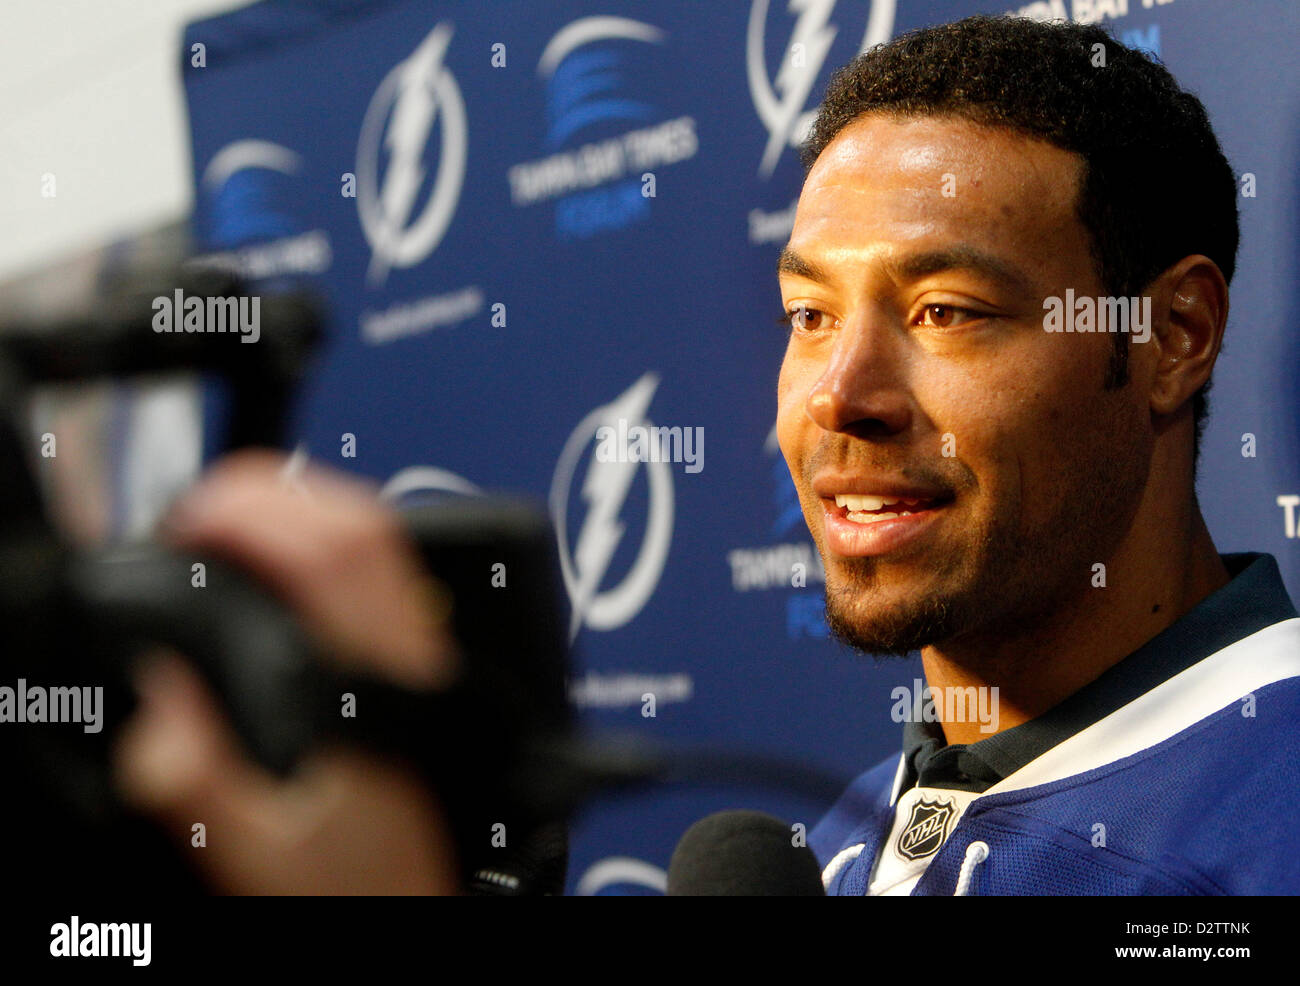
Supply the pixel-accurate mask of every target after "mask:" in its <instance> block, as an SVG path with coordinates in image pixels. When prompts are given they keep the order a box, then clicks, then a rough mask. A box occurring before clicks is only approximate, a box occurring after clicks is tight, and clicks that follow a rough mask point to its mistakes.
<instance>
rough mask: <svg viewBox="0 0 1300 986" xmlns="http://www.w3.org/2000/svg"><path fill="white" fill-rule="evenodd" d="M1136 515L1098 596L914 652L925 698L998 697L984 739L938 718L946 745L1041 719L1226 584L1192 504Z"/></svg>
mask: <svg viewBox="0 0 1300 986" xmlns="http://www.w3.org/2000/svg"><path fill="white" fill-rule="evenodd" d="M1148 493H1149V495H1148V500H1150V501H1151V503H1144V505H1143V507H1144V508H1145V507H1148V506H1153V505H1158V504H1159V496H1158V494H1155V493H1153V492H1152V491H1148ZM1165 502H1166V503H1167V502H1169V501H1165ZM1144 513H1146V510H1145V509H1139V511H1138V516H1137V520H1136V522H1135V523H1134V525H1133V526H1132V527H1131V528H1130V532H1131V533H1130V536H1129V537H1128V538H1127V539H1126V540H1125V541H1124V542H1123V543H1121V545H1120V547H1119V548H1118V549H1117V551H1116V552H1115V554H1114V555H1113V556H1112V558H1110V559H1108V560H1106V574H1107V581H1106V587H1105V588H1093V587H1092V586H1088V587H1087V588H1086V590H1085V591H1084V592H1081V593H1078V594H1076V595H1074V596H1072V597H1071V598H1069V599H1068V600H1067V601H1066V603H1065V605H1064V606H1057V607H1054V608H1053V610H1052V612H1051V613H1050V614H1048V615H1047V616H1045V617H1042V618H1039V619H1037V620H1033V621H1030V622H1022V623H1020V624H1019V625H1017V626H1015V627H1012V628H1008V627H1007V626H1005V625H999V626H998V627H997V628H996V629H994V628H982V629H979V630H976V631H974V632H971V633H967V634H963V635H962V636H961V637H960V638H959V639H956V640H951V641H945V642H944V643H941V644H936V645H933V646H930V647H926V648H925V649H924V650H923V651H922V653H921V658H922V662H923V664H924V667H925V675H926V679H927V682H928V684H929V686H930V688H931V690H934V691H938V692H939V693H940V694H942V691H941V690H942V689H946V688H950V687H955V688H970V687H974V688H980V689H991V688H992V687H994V686H996V687H997V689H998V691H997V693H996V696H997V704H996V708H995V710H994V711H995V716H996V718H995V720H994V724H995V726H996V728H995V729H993V730H992V731H989V725H990V724H988V723H981V722H979V721H978V720H977V721H970V720H971V719H973V718H974V717H972V716H969V715H966V716H963V717H962V718H963V720H964V721H952V720H945V719H943V716H942V713H941V714H940V718H941V722H942V725H943V731H944V736H945V737H946V738H947V741H948V742H949V743H974V742H977V741H978V740H981V739H987V738H988V737H989V736H990V735H992V734H993V733H994V732H1001V731H1003V730H1005V729H1011V728H1012V727H1014V726H1018V725H1020V724H1021V723H1023V722H1027V721H1028V720H1030V719H1033V718H1035V717H1037V716H1039V715H1042V714H1043V713H1044V712H1046V711H1047V710H1048V709H1050V708H1051V707H1052V706H1054V705H1056V704H1057V703H1059V702H1061V701H1062V700H1063V699H1065V698H1068V697H1069V696H1070V695H1072V694H1073V693H1074V692H1076V691H1078V690H1079V689H1080V688H1082V687H1083V686H1084V685H1086V684H1088V683H1089V682H1091V681H1093V680H1095V679H1096V678H1097V677H1098V676H1099V675H1101V674H1102V672H1104V671H1106V670H1107V669H1108V668H1110V667H1112V666H1114V665H1115V664H1118V663H1119V662H1120V661H1122V660H1123V659H1124V658H1125V657H1127V656H1128V655H1129V654H1131V653H1132V652H1133V651H1135V650H1137V648H1138V647H1140V646H1141V645H1142V644H1144V643H1146V642H1147V641H1148V640H1150V639H1151V638H1152V637H1154V636H1156V635H1157V634H1158V633H1160V632H1161V631H1162V630H1164V629H1165V628H1166V627H1168V626H1169V625H1170V624H1172V623H1174V622H1176V621H1177V620H1178V619H1179V618H1180V617H1182V616H1183V615H1184V614H1185V613H1187V612H1188V611H1189V610H1191V609H1193V608H1194V607H1195V606H1196V605H1197V604H1198V603H1200V602H1201V600H1203V599H1204V598H1205V597H1206V596H1208V595H1210V594H1211V593H1213V592H1215V591H1216V590H1217V589H1219V588H1221V587H1222V586H1224V585H1226V584H1227V582H1228V581H1229V575H1228V571H1227V569H1226V568H1225V567H1224V565H1223V561H1222V559H1221V558H1220V557H1219V553H1218V551H1217V550H1216V549H1215V546H1214V542H1213V540H1212V539H1211V538H1210V532H1209V530H1208V528H1207V527H1206V525H1205V520H1204V518H1203V517H1202V516H1201V512H1200V508H1199V507H1198V505H1197V504H1196V501H1195V498H1194V497H1193V498H1191V499H1190V500H1189V501H1188V502H1187V503H1186V506H1185V508H1184V509H1183V510H1182V511H1180V513H1181V514H1182V516H1181V517H1178V518H1169V517H1165V518H1163V520H1164V521H1165V523H1163V524H1161V525H1147V524H1144V523H1143V522H1142V521H1143V514H1144ZM1170 520H1175V522H1174V523H1170V522H1169V521H1170ZM980 694H986V693H983V692H981V693H980ZM937 705H938V703H936V707H937ZM959 707H960V706H959Z"/></svg>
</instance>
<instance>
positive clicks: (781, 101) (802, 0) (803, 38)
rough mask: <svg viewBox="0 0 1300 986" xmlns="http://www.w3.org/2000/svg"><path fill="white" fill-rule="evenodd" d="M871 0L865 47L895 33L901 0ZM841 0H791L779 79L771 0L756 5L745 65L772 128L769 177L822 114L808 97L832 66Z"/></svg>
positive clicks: (764, 165) (764, 169) (764, 164)
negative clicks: (771, 64) (772, 49)
mask: <svg viewBox="0 0 1300 986" xmlns="http://www.w3.org/2000/svg"><path fill="white" fill-rule="evenodd" d="M870 2H871V13H870V15H869V16H868V18H867V29H866V33H865V35H864V36H863V38H862V45H861V47H860V48H859V51H866V50H867V49H868V48H870V47H871V46H872V45H877V44H881V43H883V42H885V41H888V40H889V38H890V36H891V35H892V34H893V32H894V12H895V4H896V0H870ZM835 4H836V0H789V3H788V5H787V6H786V11H787V12H788V14H789V15H790V16H792V17H794V18H795V22H794V26H793V28H791V30H790V37H789V41H788V42H787V43H786V46H785V51H784V53H783V54H782V55H781V62H780V66H779V67H778V68H777V71H776V77H775V79H772V78H770V77H769V75H768V71H767V19H768V7H769V0H754V6H753V7H751V8H750V11H749V30H748V32H747V34H746V39H745V64H746V70H747V75H748V78H749V92H750V95H751V96H752V97H753V100H754V110H755V111H756V112H757V113H758V118H759V119H760V120H762V121H763V126H765V127H767V133H768V139H767V146H766V147H765V148H764V149H763V157H762V160H761V161H760V162H759V166H758V173H759V174H760V175H762V176H763V177H764V178H767V177H768V176H770V175H771V174H772V172H773V170H775V168H776V165H777V162H778V161H779V160H780V158H781V153H782V152H783V151H784V150H785V149H786V148H787V147H798V146H799V144H801V143H802V142H803V140H804V138H805V137H806V136H807V133H808V130H809V128H810V127H811V126H812V123H813V120H814V119H815V118H816V116H817V111H816V109H815V108H813V109H808V108H807V105H808V97H809V96H810V95H811V94H812V90H813V85H814V83H816V82H817V80H818V79H819V78H820V77H821V76H822V72H823V69H828V68H829V66H827V63H826V62H827V59H826V56H827V55H828V54H829V53H830V50H831V45H832V43H833V42H834V41H835V37H836V35H837V34H838V33H839V28H838V27H836V26H835V24H834V23H833V22H832V17H831V15H832V14H833V13H834V12H835ZM846 60H847V59H846Z"/></svg>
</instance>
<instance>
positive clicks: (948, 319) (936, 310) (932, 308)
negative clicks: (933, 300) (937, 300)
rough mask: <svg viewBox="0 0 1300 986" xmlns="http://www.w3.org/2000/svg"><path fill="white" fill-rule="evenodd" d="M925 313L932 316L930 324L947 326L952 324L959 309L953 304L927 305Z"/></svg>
mask: <svg viewBox="0 0 1300 986" xmlns="http://www.w3.org/2000/svg"><path fill="white" fill-rule="evenodd" d="M925 313H926V314H927V315H929V316H930V324H931V325H938V326H941V327H946V326H949V325H952V320H953V318H955V317H956V314H957V309H956V308H954V307H953V306H952V305H926V306H925Z"/></svg>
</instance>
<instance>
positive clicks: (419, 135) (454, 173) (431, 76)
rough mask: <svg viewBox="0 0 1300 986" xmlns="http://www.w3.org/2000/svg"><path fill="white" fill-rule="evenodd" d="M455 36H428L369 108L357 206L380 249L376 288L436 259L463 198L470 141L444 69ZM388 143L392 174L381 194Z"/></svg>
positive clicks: (373, 272)
mask: <svg viewBox="0 0 1300 986" xmlns="http://www.w3.org/2000/svg"><path fill="white" fill-rule="evenodd" d="M451 36H452V28H451V25H449V24H439V25H438V26H437V27H435V28H434V29H433V30H432V31H431V32H429V35H428V37H426V38H425V39H424V41H422V42H421V43H420V46H419V47H418V48H416V49H415V51H414V52H412V53H411V55H410V56H409V57H408V58H406V59H404V60H403V61H401V62H399V63H398V64H397V65H396V66H395V67H394V68H393V69H392V71H390V72H389V73H388V75H387V76H386V77H385V78H384V80H383V82H381V83H380V85H379V88H378V90H376V92H375V96H374V98H373V99H372V100H371V102H370V107H369V108H368V109H367V110H366V118H365V121H364V122H363V123H362V130H361V140H360V143H359V145H358V148H357V208H358V211H359V212H360V216H361V225H362V229H363V230H364V231H365V234H366V239H367V240H368V241H369V243H370V247H371V250H372V251H373V253H372V256H371V261H370V267H369V269H368V270H367V273H366V278H367V280H368V281H369V282H370V283H371V284H372V285H376V284H380V283H382V282H383V281H384V279H385V278H386V277H387V276H388V271H389V270H390V268H392V267H410V266H413V265H414V264H416V263H419V262H420V261H421V260H423V259H424V258H425V257H427V256H428V255H429V254H430V253H432V252H433V250H434V248H435V247H436V246H437V245H438V242H439V241H440V240H441V238H442V235H443V233H444V232H445V231H446V229H447V226H448V225H449V224H450V222H451V216H452V213H453V212H454V211H455V206H456V202H457V200H458V199H459V197H460V187H461V183H462V182H463V179H464V173H465V158H466V144H467V139H468V138H467V132H466V131H467V127H466V122H465V106H464V103H463V101H462V99H461V95H460V89H459V88H458V87H457V85H456V81H455V79H454V78H453V77H452V75H451V72H450V71H449V70H448V69H447V67H446V65H445V64H444V61H445V58H446V54H447V48H448V46H449V45H450V43H451ZM390 108H391V113H390V112H389V110H390ZM385 123H386V124H387V125H386V126H385ZM437 123H441V128H442V154H441V157H440V159H439V164H438V180H437V182H436V183H435V185H434V189H433V192H432V194H431V195H430V196H429V202H428V204H427V205H426V206H425V208H424V211H423V212H422V213H421V215H420V216H419V217H418V218H417V219H416V220H415V221H414V222H412V221H411V216H412V213H413V212H414V210H415V205H416V200H417V196H418V195H419V192H420V189H421V188H422V187H424V184H425V178H426V176H427V171H426V169H425V166H424V154H425V148H426V146H427V145H428V143H429V138H430V137H431V136H432V134H433V128H434V125H435V124H437ZM381 145H382V147H383V150H384V151H385V152H386V154H387V168H386V169H385V171H384V180H383V187H382V188H379V187H377V180H378V173H379V158H380V147H381Z"/></svg>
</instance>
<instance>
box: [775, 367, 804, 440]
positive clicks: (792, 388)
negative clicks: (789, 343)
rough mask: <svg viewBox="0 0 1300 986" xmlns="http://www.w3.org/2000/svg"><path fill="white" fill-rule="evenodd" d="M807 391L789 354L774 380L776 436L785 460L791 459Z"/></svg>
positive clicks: (802, 415) (802, 416) (801, 425)
mask: <svg viewBox="0 0 1300 986" xmlns="http://www.w3.org/2000/svg"><path fill="white" fill-rule="evenodd" d="M806 394H807V391H806V389H804V387H803V381H802V378H801V376H800V373H799V368H798V365H797V364H796V362H795V361H794V360H792V359H791V358H790V356H789V355H787V356H786V358H785V360H784V361H783V362H782V363H781V373H780V375H779V376H778V377H777V382H776V437H777V442H778V443H779V444H780V446H781V452H782V453H783V454H784V455H785V458H786V461H787V462H790V461H792V453H793V452H795V451H796V448H795V445H796V443H797V440H798V437H799V433H800V431H801V430H802V427H803V424H804V421H805V417H806V416H805V414H804V399H805V397H806Z"/></svg>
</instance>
